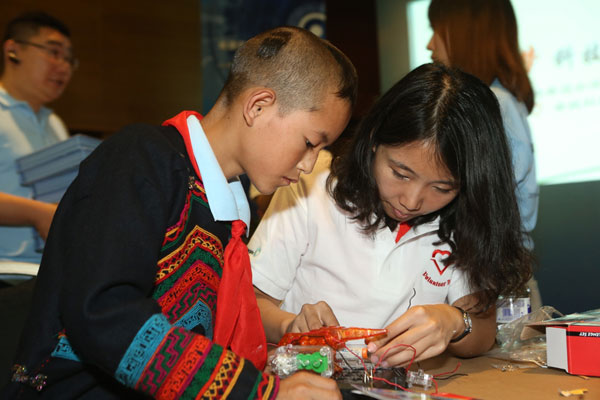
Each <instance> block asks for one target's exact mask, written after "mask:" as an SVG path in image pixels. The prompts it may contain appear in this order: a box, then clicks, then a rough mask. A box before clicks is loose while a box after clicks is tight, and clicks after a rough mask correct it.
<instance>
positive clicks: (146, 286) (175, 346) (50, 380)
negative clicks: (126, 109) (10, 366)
mask: <svg viewBox="0 0 600 400" xmlns="http://www.w3.org/2000/svg"><path fill="white" fill-rule="evenodd" d="M230 231H231V224H230V223H227V222H215V221H214V219H213V218H212V215H211V213H210V205H209V204H208V201H207V198H206V194H205V191H204V187H203V184H202V181H201V180H200V178H199V177H198V176H197V175H196V174H195V173H194V172H193V168H192V167H191V164H190V160H189V157H188V155H187V154H186V151H185V146H184V144H183V141H182V139H181V137H180V135H179V133H178V132H177V131H176V130H175V128H173V127H154V126H147V125H132V126H130V127H127V128H125V129H124V130H123V131H122V132H120V133H118V134H116V135H114V136H113V137H111V138H110V139H108V140H106V141H105V142H104V143H102V144H101V145H100V146H99V147H98V149H97V150H96V151H95V152H94V153H93V154H92V155H91V156H90V157H89V158H88V159H87V160H85V161H84V162H83V163H82V165H81V167H80V173H79V176H78V177H77V178H76V179H75V181H74V182H73V184H72V185H71V187H70V188H69V190H68V191H67V193H66V194H65V197H64V198H63V200H62V201H61V203H60V205H59V207H58V210H57V213H56V215H55V219H54V222H53V225H52V228H51V232H50V236H49V240H48V242H47V244H46V249H45V252H44V256H43V259H42V264H41V268H40V272H39V275H38V278H37V283H36V291H35V295H34V304H33V308H32V313H31V315H30V318H29V321H28V323H27V326H26V328H25V331H24V334H23V336H22V339H21V343H20V346H19V351H18V356H17V358H16V360H15V364H16V370H15V373H14V374H13V383H11V384H10V385H9V386H8V388H7V391H6V392H5V393H6V394H8V395H9V396H10V397H9V398H33V397H35V398H38V397H36V396H39V395H41V397H42V398H60V399H69V398H94V399H95V398H102V399H104V398H128V399H130V398H136V397H138V396H139V397H146V396H152V397H154V398H160V399H163V398H164V399H166V398H169V399H172V398H196V397H198V396H200V397H203V398H220V397H223V396H228V397H229V398H234V399H237V398H250V399H252V398H274V397H275V396H276V394H277V388H278V379H277V378H274V377H273V376H269V375H266V374H264V373H262V372H260V371H258V370H257V369H256V368H255V367H254V366H253V365H252V363H250V362H248V361H246V360H245V359H243V358H240V357H238V356H237V355H235V354H234V353H232V352H231V351H229V350H226V349H223V348H222V347H220V346H219V345H217V344H214V343H213V342H212V341H211V337H212V334H213V326H214V325H213V324H214V316H215V315H216V300H217V292H218V289H219V282H220V277H221V274H222V266H223V249H224V247H225V245H226V243H227V241H228V240H229V237H230ZM38 389H39V392H38Z"/></svg>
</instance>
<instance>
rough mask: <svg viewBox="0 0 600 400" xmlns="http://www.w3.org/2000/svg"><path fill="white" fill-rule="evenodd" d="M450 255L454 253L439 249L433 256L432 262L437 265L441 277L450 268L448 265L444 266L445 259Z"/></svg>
mask: <svg viewBox="0 0 600 400" xmlns="http://www.w3.org/2000/svg"><path fill="white" fill-rule="evenodd" d="M450 254H452V253H450V252H449V251H447V250H437V249H436V250H434V251H433V254H431V261H433V263H434V264H435V267H436V268H437V270H438V272H439V273H440V275H442V274H443V273H444V271H445V270H446V268H448V266H447V265H444V259H446V258H447V257H448V256H449V255H450ZM440 265H441V266H442V268H440Z"/></svg>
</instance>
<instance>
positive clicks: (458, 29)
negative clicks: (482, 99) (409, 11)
mask: <svg viewBox="0 0 600 400" xmlns="http://www.w3.org/2000/svg"><path fill="white" fill-rule="evenodd" d="M429 22H430V24H431V27H432V28H433V30H434V31H435V32H437V33H438V34H439V35H440V36H441V37H442V39H443V41H444V45H445V47H446V52H447V53H448V57H449V59H450V64H451V65H452V66H453V67H457V68H460V69H462V70H463V71H465V72H468V73H470V74H473V75H475V76H476V77H478V78H479V79H481V80H482V81H484V82H485V83H486V84H487V85H488V86H489V85H491V84H492V82H493V81H494V79H496V78H497V79H498V80H499V81H500V83H501V84H502V86H504V87H505V88H506V89H508V91H510V92H511V93H512V94H513V96H515V97H516V98H517V99H518V100H520V101H522V102H524V103H525V105H526V106H527V110H529V112H531V110H532V109H533V104H534V95H533V89H532V87H531V82H530V81H529V77H528V76H527V70H526V68H525V63H524V62H523V57H522V56H521V53H520V51H519V38H518V30H517V19H516V17H515V12H514V10H513V7H512V5H511V3H510V0H431V3H430V4H429Z"/></svg>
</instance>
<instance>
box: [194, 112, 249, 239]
mask: <svg viewBox="0 0 600 400" xmlns="http://www.w3.org/2000/svg"><path fill="white" fill-rule="evenodd" d="M187 124H188V130H189V132H190V142H191V143H192V150H193V152H194V154H193V155H191V156H192V157H195V158H196V164H197V165H198V170H199V171H200V175H201V176H202V182H203V183H204V190H205V191H206V197H207V198H208V204H209V206H210V211H211V213H212V215H213V218H214V219H215V221H235V220H238V219H241V220H242V221H244V223H245V224H246V235H247V234H248V231H249V228H250V206H249V205H248V199H247V197H246V193H245V192H244V188H243V187H242V184H241V182H240V180H239V179H238V178H237V177H236V178H235V179H234V180H232V181H231V182H227V179H226V178H225V175H224V174H223V170H222V169H221V166H220V165H219V162H218V161H217V157H215V154H214V153H213V151H212V148H211V147H210V143H209V142H208V139H207V138H206V134H205V133H204V129H202V125H201V124H200V121H199V120H198V118H196V117H195V116H193V115H190V116H189V117H188V118H187Z"/></svg>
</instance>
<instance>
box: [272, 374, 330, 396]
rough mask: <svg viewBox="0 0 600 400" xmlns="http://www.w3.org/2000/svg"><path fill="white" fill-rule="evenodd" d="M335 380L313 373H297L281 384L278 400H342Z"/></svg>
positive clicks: (283, 380)
mask: <svg viewBox="0 0 600 400" xmlns="http://www.w3.org/2000/svg"><path fill="white" fill-rule="evenodd" d="M341 398H342V394H341V393H340V390H339V389H338V387H337V384H336V383H335V381H334V380H332V379H328V378H323V377H322V376H319V375H317V374H313V373H311V372H304V371H301V372H296V373H295V374H294V375H292V376H290V377H288V378H285V379H282V380H281V381H280V383H279V392H278V393H277V400H284V399H286V400H287V399H341Z"/></svg>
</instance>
